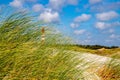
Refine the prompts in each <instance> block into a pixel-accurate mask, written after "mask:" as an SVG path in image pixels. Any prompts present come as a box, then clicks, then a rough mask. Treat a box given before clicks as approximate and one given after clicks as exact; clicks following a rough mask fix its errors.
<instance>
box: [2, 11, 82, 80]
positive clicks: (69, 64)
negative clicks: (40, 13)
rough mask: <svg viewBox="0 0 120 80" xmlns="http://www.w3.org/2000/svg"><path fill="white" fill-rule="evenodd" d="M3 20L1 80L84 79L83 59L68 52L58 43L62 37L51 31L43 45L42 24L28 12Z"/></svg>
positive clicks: (14, 14) (17, 13)
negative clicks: (81, 64) (81, 66)
mask: <svg viewBox="0 0 120 80" xmlns="http://www.w3.org/2000/svg"><path fill="white" fill-rule="evenodd" d="M0 23H1V25H0V80H79V79H81V78H82V79H83V76H82V72H83V70H82V69H80V68H77V66H78V65H79V64H80V63H82V60H80V59H78V58H77V57H76V55H75V54H70V53H68V52H65V49H64V47H62V46H59V45H58V43H61V42H63V41H61V37H60V36H58V35H54V34H50V31H48V33H49V35H47V36H46V41H45V43H44V44H41V32H40V29H41V24H40V22H35V21H33V18H32V17H31V16H29V15H28V14H27V13H26V12H24V11H22V12H16V13H13V14H11V15H9V16H8V17H6V18H5V19H3V20H1V22H0ZM46 34H47V32H46ZM62 40H64V39H62ZM64 41H65V40H64Z"/></svg>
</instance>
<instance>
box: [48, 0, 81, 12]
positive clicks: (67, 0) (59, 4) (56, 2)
mask: <svg viewBox="0 0 120 80" xmlns="http://www.w3.org/2000/svg"><path fill="white" fill-rule="evenodd" d="M78 2H79V0H49V3H48V5H49V7H50V8H52V9H53V10H57V11H60V10H61V9H62V8H63V7H64V6H66V5H77V4H78Z"/></svg>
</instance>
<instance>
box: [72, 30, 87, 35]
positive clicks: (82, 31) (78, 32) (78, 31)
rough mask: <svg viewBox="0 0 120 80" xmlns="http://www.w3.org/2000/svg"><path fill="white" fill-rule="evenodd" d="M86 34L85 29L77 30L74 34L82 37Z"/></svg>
mask: <svg viewBox="0 0 120 80" xmlns="http://www.w3.org/2000/svg"><path fill="white" fill-rule="evenodd" d="M85 32H86V30H85V29H81V30H75V31H74V34H76V35H81V34H83V33H85Z"/></svg>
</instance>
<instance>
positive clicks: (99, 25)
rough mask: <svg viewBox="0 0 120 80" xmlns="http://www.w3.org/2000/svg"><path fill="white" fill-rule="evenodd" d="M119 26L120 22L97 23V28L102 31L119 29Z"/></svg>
mask: <svg viewBox="0 0 120 80" xmlns="http://www.w3.org/2000/svg"><path fill="white" fill-rule="evenodd" d="M117 26H120V22H113V23H106V22H97V23H96V24H95V27H96V28H98V29H101V30H103V29H106V28H110V27H117Z"/></svg>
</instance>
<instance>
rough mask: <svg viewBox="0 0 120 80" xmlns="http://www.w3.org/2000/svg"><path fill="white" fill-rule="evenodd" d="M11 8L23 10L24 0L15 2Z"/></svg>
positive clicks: (14, 0) (15, 0)
mask: <svg viewBox="0 0 120 80" xmlns="http://www.w3.org/2000/svg"><path fill="white" fill-rule="evenodd" d="M9 5H10V6H12V7H15V8H22V7H23V1H22V0H13V1H12V2H10V3H9Z"/></svg>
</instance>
